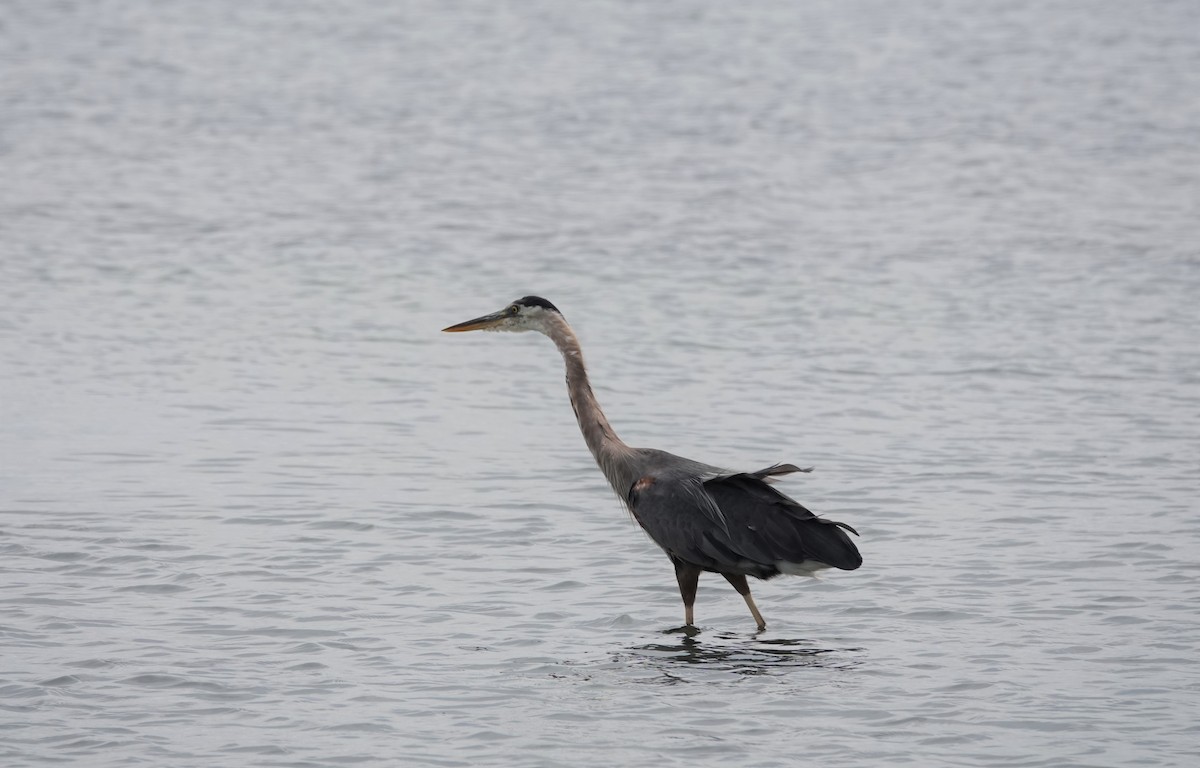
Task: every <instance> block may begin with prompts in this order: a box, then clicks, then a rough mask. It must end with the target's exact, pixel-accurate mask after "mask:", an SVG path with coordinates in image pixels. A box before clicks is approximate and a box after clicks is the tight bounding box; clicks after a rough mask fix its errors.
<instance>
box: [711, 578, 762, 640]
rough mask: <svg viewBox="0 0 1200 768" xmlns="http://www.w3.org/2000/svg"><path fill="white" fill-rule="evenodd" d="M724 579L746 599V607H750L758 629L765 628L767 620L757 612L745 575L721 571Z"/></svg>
mask: <svg viewBox="0 0 1200 768" xmlns="http://www.w3.org/2000/svg"><path fill="white" fill-rule="evenodd" d="M721 575H722V576H724V577H725V581H728V582H729V583H730V584H732V585H733V588H734V589H736V590H737V591H738V594H739V595H741V596H742V598H743V599H745V601H746V607H747V608H749V609H750V615H752V616H753V617H754V621H755V622H756V623H757V624H758V628H759V629H760V630H762V629H766V628H767V621H766V619H764V618H763V617H762V614H761V613H759V612H758V606H757V605H755V604H754V598H753V597H751V596H750V585H749V584H747V583H746V577H745V576H743V575H741V574H740V573H722V574H721Z"/></svg>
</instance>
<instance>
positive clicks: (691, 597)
mask: <svg viewBox="0 0 1200 768" xmlns="http://www.w3.org/2000/svg"><path fill="white" fill-rule="evenodd" d="M671 562H673V563H674V564H675V580H676V581H678V582H679V596H680V597H682V598H683V623H684V624H686V625H687V626H689V627H690V626H693V621H692V606H693V605H694V604H695V602H696V587H697V585H699V583H700V569H699V568H697V567H696V566H694V565H691V564H689V563H685V562H683V561H681V560H672V561H671ZM743 581H745V579H743Z"/></svg>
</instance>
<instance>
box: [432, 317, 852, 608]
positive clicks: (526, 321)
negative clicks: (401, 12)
mask: <svg viewBox="0 0 1200 768" xmlns="http://www.w3.org/2000/svg"><path fill="white" fill-rule="evenodd" d="M444 330H446V331H450V332H460V331H475V330H486V331H518V332H519V331H538V332H540V333H543V334H545V335H546V336H548V337H549V338H550V339H551V341H553V342H554V344H555V346H557V347H558V350H559V352H560V353H562V357H563V361H564V362H565V364H566V370H567V392H568V395H569V396H570V400H571V407H572V408H573V409H574V411H575V418H576V420H577V421H578V422H579V429H580V431H582V432H583V438H584V441H585V442H586V443H587V446H588V448H589V449H590V450H591V452H592V456H594V457H595V459H596V463H597V464H598V465H599V466H600V470H601V471H602V472H603V473H604V476H605V477H606V478H607V479H608V482H609V485H611V486H612V488H613V490H614V491H615V492H616V493H617V495H618V496H619V497H620V498H621V499H622V500H623V501H624V503H625V505H626V506H627V507H628V509H629V511H630V513H631V514H632V515H633V518H634V520H636V521H637V523H638V525H640V526H641V527H642V529H643V530H645V531H646V533H647V534H649V536H650V538H651V539H653V540H654V542H655V543H656V544H658V546H659V547H661V548H662V549H663V551H664V552H666V554H667V556H668V557H669V558H670V560H671V562H672V564H673V565H674V566H675V577H676V580H677V581H678V583H679V592H680V595H681V597H682V598H683V604H684V619H685V622H686V623H687V624H688V625H689V626H690V625H691V624H692V623H693V605H694V603H695V600H696V586H697V583H698V581H699V578H700V574H701V573H702V572H704V571H711V572H715V573H720V574H721V575H722V576H724V577H725V579H726V580H727V581H729V583H730V584H731V585H733V588H734V589H736V590H737V591H738V593H740V594H741V595H742V597H743V598H744V599H745V601H746V605H747V606H748V607H749V609H750V612H751V614H752V615H753V616H754V620H755V622H756V623H757V624H758V628H759V629H764V628H765V627H766V622H765V621H764V619H763V617H762V614H761V613H760V612H759V610H758V607H757V606H756V605H755V603H754V598H753V597H752V596H751V595H750V587H749V585H748V583H747V581H746V577H747V576H754V577H755V578H759V579H770V578H772V577H775V576H778V575H780V574H792V575H808V574H812V573H813V572H815V571H818V570H821V569H823V568H830V567H832V568H840V569H842V570H848V571H849V570H854V569H855V568H858V567H859V566H860V565H862V556H861V555H859V553H858V549H857V547H855V546H854V542H853V541H851V540H850V537H849V536H847V535H846V531H850V532H851V533H855V534H857V532H856V531H855V530H854V529H853V528H851V527H850V526H848V525H846V524H845V523H837V522H834V521H832V520H827V519H825V518H822V517H818V516H816V515H814V514H813V513H812V512H810V511H809V510H807V509H806V508H805V507H804V506H802V505H801V504H800V503H799V502H797V501H795V500H794V499H792V498H790V497H788V496H786V495H785V494H783V493H781V492H780V491H778V490H777V489H776V488H775V487H773V485H772V483H773V482H774V481H775V479H777V478H778V477H779V476H781V475H786V474H789V473H793V472H806V471H808V470H802V469H800V468H799V467H796V466H794V465H792V464H776V465H774V466H770V467H767V468H765V469H761V470H758V471H757V472H729V471H726V470H723V469H721V468H720V467H714V466H712V465H709V464H704V463H701V462H698V461H693V460H691V459H685V458H683V457H682V456H676V455H674V454H671V453H667V452H666V451H659V450H655V449H652V448H634V447H631V446H629V445H626V444H625V443H624V442H623V441H622V440H621V439H620V438H619V437H617V434H616V432H615V431H613V428H612V426H611V425H610V424H609V423H608V419H607V418H606V417H605V415H604V412H603V411H602V410H601V409H600V405H599V403H598V402H597V401H596V396H595V394H594V393H593V392H592V387H591V385H590V384H589V383H588V376H587V369H586V368H585V367H584V364H583V353H582V351H581V349H580V347H579V340H578V339H577V338H576V336H575V333H574V332H573V331H572V330H571V326H570V325H568V324H567V321H566V319H565V318H564V317H563V316H562V313H561V312H559V311H558V309H557V308H556V307H555V306H554V305H553V304H551V303H550V302H548V301H546V300H545V299H543V298H540V297H537V296H526V297H525V298H522V299H518V300H517V301H514V302H513V303H512V304H510V305H508V306H507V307H505V308H504V309H503V310H501V311H499V312H494V313H492V314H490V315H484V316H483V317H479V318H476V319H474V320H468V321H467V322H465V323H459V324H457V325H452V326H450V327H449V328H446V329H444Z"/></svg>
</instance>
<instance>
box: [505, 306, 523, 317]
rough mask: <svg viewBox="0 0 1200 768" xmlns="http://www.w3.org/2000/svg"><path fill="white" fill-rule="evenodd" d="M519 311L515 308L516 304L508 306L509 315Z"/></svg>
mask: <svg viewBox="0 0 1200 768" xmlns="http://www.w3.org/2000/svg"><path fill="white" fill-rule="evenodd" d="M520 311H521V310H520V309H518V308H517V305H516V304H513V305H512V306H511V307H509V308H508V314H510V315H515V314H517V313H518V312H520Z"/></svg>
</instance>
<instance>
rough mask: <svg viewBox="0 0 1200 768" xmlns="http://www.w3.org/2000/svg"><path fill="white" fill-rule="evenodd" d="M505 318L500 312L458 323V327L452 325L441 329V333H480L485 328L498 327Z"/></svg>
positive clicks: (502, 312)
mask: <svg viewBox="0 0 1200 768" xmlns="http://www.w3.org/2000/svg"><path fill="white" fill-rule="evenodd" d="M505 317H506V315H505V313H504V311H503V310H501V311H500V312H493V313H492V314H490V315H484V316H483V317H477V318H475V319H474V320H468V321H467V322H465V323H459V324H458V325H452V326H450V327H449V328H443V329H442V332H443V333H462V332H463V331H482V330H485V329H487V328H493V327H495V326H497V325H499V324H500V321H501V320H503V319H504V318H505Z"/></svg>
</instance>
